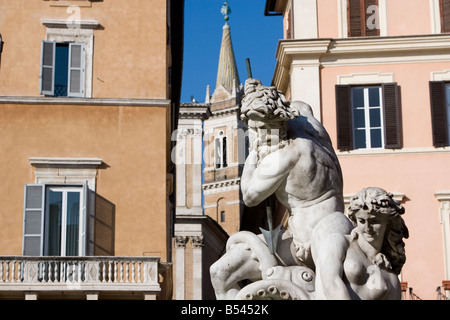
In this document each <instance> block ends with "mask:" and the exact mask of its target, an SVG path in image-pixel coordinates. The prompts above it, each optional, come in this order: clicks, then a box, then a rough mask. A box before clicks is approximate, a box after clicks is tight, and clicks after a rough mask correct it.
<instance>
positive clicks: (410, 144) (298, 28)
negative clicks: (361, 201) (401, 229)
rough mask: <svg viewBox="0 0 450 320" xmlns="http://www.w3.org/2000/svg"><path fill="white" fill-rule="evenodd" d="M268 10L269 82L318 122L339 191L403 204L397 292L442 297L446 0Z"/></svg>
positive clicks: (446, 259) (448, 112) (447, 127)
mask: <svg viewBox="0 0 450 320" xmlns="http://www.w3.org/2000/svg"><path fill="white" fill-rule="evenodd" d="M274 14H282V15H283V16H284V38H285V39H283V40H281V41H280V42H279V44H278V49H277V52H276V56H277V66H276V68H275V72H274V77H273V85H276V86H277V87H278V88H279V89H280V90H282V91H283V92H285V93H286V96H287V97H288V98H289V99H290V100H291V101H295V100H301V101H305V102H306V103H309V104H310V105H311V106H312V108H313V110H314V114H315V116H316V118H318V119H319V120H320V121H321V122H322V123H323V124H324V126H325V128H326V129H327V130H328V132H329V134H330V136H331V138H332V141H333V144H334V146H335V149H336V152H337V154H338V156H339V160H340V163H341V166H342V169H343V174H344V193H345V196H346V199H347V200H348V199H349V198H350V196H351V195H353V194H355V193H356V192H358V191H359V190H361V189H362V188H365V187H369V186H373V187H381V188H384V189H385V190H387V191H390V192H392V193H393V194H394V195H395V197H396V199H397V201H399V202H400V203H402V204H403V206H404V207H405V209H406V213H405V215H404V219H405V221H406V224H407V226H408V228H409V232H410V237H409V239H407V240H406V241H405V242H406V255H407V262H406V264H405V266H404V268H403V271H402V274H401V281H402V282H403V285H404V289H405V292H404V298H405V299H410V298H421V299H436V298H437V297H441V298H442V297H443V296H439V294H438V293H439V291H437V289H438V288H439V289H440V290H441V291H440V292H442V293H443V294H444V295H445V294H446V295H447V297H450V291H449V290H448V289H450V288H449V280H450V218H449V217H450V147H449V146H450V141H449V137H450V33H449V32H450V1H449V0H267V3H266V15H274ZM446 289H447V291H446Z"/></svg>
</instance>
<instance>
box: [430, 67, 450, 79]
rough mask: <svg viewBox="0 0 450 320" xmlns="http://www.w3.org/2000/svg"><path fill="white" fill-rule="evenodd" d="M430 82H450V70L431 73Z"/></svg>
mask: <svg viewBox="0 0 450 320" xmlns="http://www.w3.org/2000/svg"><path fill="white" fill-rule="evenodd" d="M431 81H450V69H447V70H443V71H434V72H432V73H431Z"/></svg>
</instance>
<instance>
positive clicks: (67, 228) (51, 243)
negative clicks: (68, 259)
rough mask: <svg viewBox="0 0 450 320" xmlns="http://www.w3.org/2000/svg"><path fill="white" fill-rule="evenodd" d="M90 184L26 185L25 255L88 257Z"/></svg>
mask: <svg viewBox="0 0 450 320" xmlns="http://www.w3.org/2000/svg"><path fill="white" fill-rule="evenodd" d="M87 190H88V188H87V184H86V185H84V186H67V185H64V186H52V185H45V184H34V185H26V186H25V205H24V207H25V208H24V235H23V255H25V256H41V255H44V256H84V255H85V254H86V235H87V232H86V231H87V219H86V218H87V201H88V191H87Z"/></svg>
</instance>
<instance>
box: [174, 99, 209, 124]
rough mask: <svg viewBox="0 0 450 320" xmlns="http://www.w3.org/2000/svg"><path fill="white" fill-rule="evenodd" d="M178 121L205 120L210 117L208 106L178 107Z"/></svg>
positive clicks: (197, 104) (198, 104) (182, 105)
mask: <svg viewBox="0 0 450 320" xmlns="http://www.w3.org/2000/svg"><path fill="white" fill-rule="evenodd" d="M179 114H180V119H200V120H202V121H203V120H205V119H208V118H209V117H210V116H211V110H210V108H209V104H200V103H188V104H181V106H180V111H179Z"/></svg>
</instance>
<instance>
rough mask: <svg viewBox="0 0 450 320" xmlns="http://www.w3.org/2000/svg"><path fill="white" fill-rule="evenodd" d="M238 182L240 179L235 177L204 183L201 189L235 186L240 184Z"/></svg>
mask: <svg viewBox="0 0 450 320" xmlns="http://www.w3.org/2000/svg"><path fill="white" fill-rule="evenodd" d="M240 182H241V179H240V178H237V179H230V180H223V181H217V182H210V183H204V184H203V190H210V189H217V188H222V187H229V186H237V185H239V184H240Z"/></svg>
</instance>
